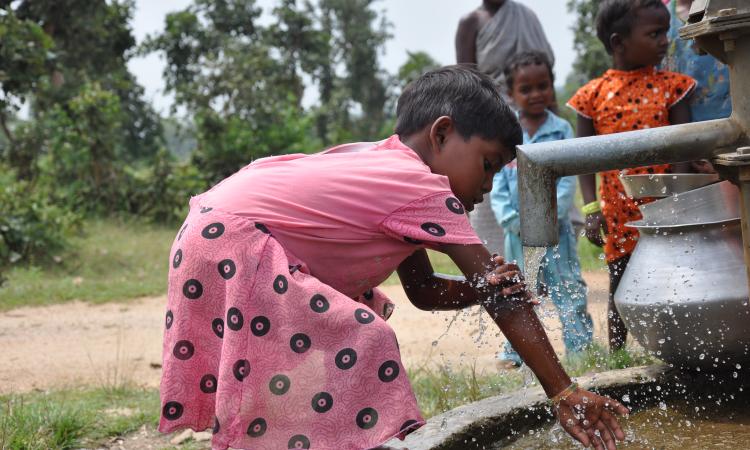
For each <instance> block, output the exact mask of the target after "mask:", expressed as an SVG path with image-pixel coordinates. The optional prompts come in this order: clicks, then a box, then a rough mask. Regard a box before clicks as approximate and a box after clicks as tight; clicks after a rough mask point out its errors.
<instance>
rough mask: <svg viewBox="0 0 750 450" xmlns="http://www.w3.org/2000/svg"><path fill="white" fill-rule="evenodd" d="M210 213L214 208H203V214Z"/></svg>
mask: <svg viewBox="0 0 750 450" xmlns="http://www.w3.org/2000/svg"><path fill="white" fill-rule="evenodd" d="M209 211H213V208H211V207H209V206H201V214H206V213H207V212H209Z"/></svg>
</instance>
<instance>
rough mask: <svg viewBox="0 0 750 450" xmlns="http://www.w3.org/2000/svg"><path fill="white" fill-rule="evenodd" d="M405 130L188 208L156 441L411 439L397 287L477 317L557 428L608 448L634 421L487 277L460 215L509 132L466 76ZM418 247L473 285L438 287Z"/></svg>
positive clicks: (417, 107) (411, 92) (472, 75)
mask: <svg viewBox="0 0 750 450" xmlns="http://www.w3.org/2000/svg"><path fill="white" fill-rule="evenodd" d="M397 115H398V121H397V124H396V134H395V135H394V136H392V137H390V138H389V139H386V140H384V141H381V142H376V143H359V144H348V145H342V146H339V147H334V148H332V149H329V150H327V151H324V152H321V153H318V154H314V155H302V154H295V155H283V156H278V157H271V158H265V159H261V160H258V161H255V162H254V163H252V164H250V165H248V166H246V167H244V168H243V169H242V170H240V171H239V172H237V173H236V174H234V175H232V176H230V177H229V178H227V179H225V180H224V181H222V182H221V183H219V184H218V185H216V186H215V187H214V188H212V189H211V190H209V191H208V192H205V193H203V194H201V195H198V196H196V197H193V198H192V199H191V201H190V213H189V214H188V217H187V219H186V220H185V223H184V225H183V226H182V227H181V228H180V231H179V233H178V234H177V237H176V238H175V241H174V243H173V245H172V251H171V262H170V272H169V293H168V299H169V300H168V310H167V313H166V323H165V325H166V330H165V333H164V347H163V367H164V369H163V375H162V382H161V401H162V415H161V421H160V426H159V429H160V430H161V431H163V432H171V431H174V430H177V429H180V428H187V427H190V428H192V429H194V430H204V429H206V428H210V427H211V426H213V431H214V436H213V441H212V446H213V448H214V449H226V448H228V447H232V448H242V449H279V448H309V449H364V448H373V447H377V446H379V445H381V444H383V443H384V442H386V441H388V440H389V439H391V438H393V437H395V436H399V437H402V438H403V436H404V435H405V434H407V433H409V432H411V431H413V430H414V429H416V428H418V427H419V426H421V425H422V424H423V423H424V419H423V418H422V417H421V415H420V413H419V408H418V406H417V403H416V399H415V397H414V393H413V392H412V389H411V386H410V383H409V380H408V378H407V375H406V370H405V368H404V366H403V365H402V363H401V358H400V356H399V348H398V343H397V341H396V336H395V335H394V333H393V331H392V329H391V328H390V327H389V326H388V325H387V323H386V319H388V317H389V316H390V315H391V313H392V312H393V310H394V305H393V304H392V303H391V302H390V301H389V300H388V299H387V298H386V297H385V296H384V295H383V294H382V293H381V292H379V291H378V290H377V289H376V288H375V287H376V286H377V285H379V284H380V283H381V282H383V281H384V280H385V279H386V278H387V277H388V276H389V275H390V274H391V273H392V272H393V271H394V270H398V274H399V277H400V279H401V282H402V284H403V286H404V289H405V291H406V294H407V296H408V297H409V299H410V301H411V302H412V303H414V304H415V305H416V306H417V307H418V308H420V309H424V310H438V309H442V310H448V309H460V308H465V307H468V306H471V305H475V304H477V303H481V304H482V305H484V306H485V308H486V309H487V310H488V311H489V312H490V314H491V315H492V317H493V319H494V320H495V321H496V322H497V323H498V325H499V326H500V328H501V330H502V331H503V332H504V333H505V334H506V335H507V337H508V339H509V340H510V341H511V342H512V343H513V346H514V347H515V348H516V349H517V350H518V353H519V354H520V355H521V357H523V358H524V359H525V360H526V362H527V364H528V365H529V367H531V369H532V370H534V372H535V373H536V374H537V376H538V377H539V379H540V382H541V384H542V385H543V386H544V388H545V390H546V392H547V393H548V395H549V396H550V397H553V396H556V395H557V397H556V399H557V400H558V401H557V402H556V403H555V404H556V406H557V411H558V415H559V417H560V420H561V423H562V424H563V426H564V427H565V428H566V429H567V430H568V431H569V432H570V433H571V434H572V435H573V436H574V437H576V439H578V440H579V441H581V442H583V443H584V444H588V443H590V442H591V443H594V442H595V443H596V444H598V445H599V446H601V445H602V443H604V444H606V445H607V446H608V447H610V448H614V442H615V439H616V438H617V439H623V438H624V435H623V434H622V430H621V429H620V427H619V425H618V424H617V421H616V419H615V418H614V415H615V414H617V413H619V414H622V413H625V412H627V410H626V409H625V408H624V407H623V406H621V405H619V404H618V403H617V402H615V401H613V400H610V399H606V398H604V397H600V396H598V395H596V394H593V393H590V392H587V391H584V390H581V389H577V388H576V386H575V384H574V383H573V384H572V383H571V380H570V378H568V376H567V375H566V374H565V372H564V370H563V369H562V367H561V366H560V363H559V362H558V360H557V359H556V357H555V353H554V351H553V350H552V347H551V346H550V344H549V341H548V340H547V337H546V335H545V334H544V331H543V329H542V327H541V325H540V323H539V320H538V318H537V316H536V315H535V313H534V312H533V309H532V305H531V303H530V301H529V300H530V298H531V297H530V295H529V293H528V291H526V288H525V286H524V285H523V283H522V280H521V275H520V272H519V269H518V267H517V266H515V265H511V264H504V262H503V261H502V258H499V257H497V258H495V259H494V260H493V258H492V257H491V256H490V254H489V253H488V252H487V250H486V249H485V248H484V246H482V245H481V242H480V240H479V239H478V238H477V236H476V234H475V233H474V230H473V229H472V228H471V226H470V225H469V222H468V220H467V217H466V214H464V213H465V211H466V210H471V209H473V207H474V204H475V203H476V202H478V201H480V200H481V199H482V196H483V194H485V193H487V192H490V190H491V188H492V178H493V176H494V174H495V173H496V172H497V171H498V170H500V168H501V167H502V166H503V165H504V164H506V163H508V162H509V161H511V160H512V159H513V158H514V156H515V151H514V149H515V146H516V145H517V144H520V142H521V130H520V128H519V126H518V123H517V121H516V119H515V116H514V115H513V113H512V112H511V111H510V110H509V109H508V107H507V106H506V105H505V104H504V103H503V101H502V100H501V97H500V93H499V92H498V90H497V89H496V88H495V87H494V85H493V83H492V82H491V81H490V80H489V79H488V78H486V77H485V76H483V75H480V74H479V73H478V72H476V71H475V70H472V69H467V68H464V67H459V66H454V67H447V68H443V69H439V70H437V71H434V72H431V73H428V74H426V75H424V76H423V77H421V78H420V79H418V80H417V81H415V82H414V83H412V84H411V85H410V86H409V87H407V89H406V90H405V91H404V93H403V95H402V96H401V98H400V99H399V104H398V109H397ZM426 248H430V249H434V250H438V251H441V252H444V253H446V254H448V255H449V256H450V257H451V258H452V259H453V260H454V261H455V262H456V264H457V265H458V267H459V268H460V269H461V270H462V271H463V272H464V273H465V274H466V277H467V281H452V280H449V279H446V278H443V277H441V276H440V275H438V274H433V271H432V267H431V265H430V262H429V259H428V257H427V253H426V252H425V249H426ZM575 408H579V409H580V408H583V409H582V411H583V412H584V414H583V415H581V414H580V411H579V412H576V411H575ZM584 419H585V420H584ZM595 431H597V433H596V434H595ZM597 434H600V435H601V437H599V436H598V435H597Z"/></svg>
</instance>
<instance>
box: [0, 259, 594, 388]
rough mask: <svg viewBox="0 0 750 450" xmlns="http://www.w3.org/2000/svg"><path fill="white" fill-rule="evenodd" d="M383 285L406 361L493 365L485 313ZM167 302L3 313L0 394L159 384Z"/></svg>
mask: <svg viewBox="0 0 750 450" xmlns="http://www.w3.org/2000/svg"><path fill="white" fill-rule="evenodd" d="M585 278H586V280H587V282H588V284H589V311H590V313H591V315H592V317H593V318H594V324H595V335H596V336H597V338H598V339H603V326H604V323H605V318H606V289H607V284H606V283H607V277H606V273H604V272H589V273H586V274H585ZM385 291H386V293H387V294H388V295H390V296H391V298H392V299H393V300H394V301H395V303H396V305H397V307H396V311H395V312H394V314H393V316H392V317H391V319H390V320H389V323H390V324H391V325H392V326H393V328H394V329H395V331H396V335H397V336H398V338H399V342H400V346H401V351H402V357H403V362H404V364H405V365H406V366H407V367H409V368H415V367H420V366H423V365H428V366H431V367H434V366H435V365H436V364H446V365H450V366H452V367H459V366H464V367H466V366H470V365H472V364H476V368H477V369H478V370H479V371H491V370H495V367H494V364H495V363H494V355H495V353H496V352H497V351H498V350H499V349H500V348H501V345H502V343H503V342H504V338H503V337H502V335H501V334H500V333H499V332H498V331H497V328H496V327H495V326H494V324H493V323H491V322H489V319H488V316H487V315H486V314H481V315H480V314H479V313H478V310H477V309H472V310H469V311H466V312H462V313H460V314H456V313H445V312H441V313H428V312H423V311H419V310H417V309H416V308H414V307H413V306H411V304H410V303H409V301H408V300H407V299H406V297H405V295H404V292H403V290H401V287H400V286H387V287H385ZM164 305H165V297H163V296H160V297H151V298H143V299H139V300H135V301H130V302H127V303H110V304H105V305H90V304H87V303H83V302H72V303H66V304H61V305H54V306H46V307H35V308H19V309H14V310H12V311H8V312H3V313H0V355H2V357H0V394H8V393H20V392H28V391H32V390H47V389H56V388H67V387H74V386H75V387H80V386H86V385H88V386H109V387H112V386H118V385H120V384H122V383H125V382H127V383H133V382H134V383H136V384H138V385H143V386H149V387H156V386H158V383H159V376H160V367H161V366H160V362H161V338H162V330H163V323H164V308H165V306H164ZM550 312H551V309H549V308H547V307H545V308H542V312H541V314H542V316H543V318H544V319H543V320H544V323H545V325H546V327H547V329H548V332H549V334H550V337H551V338H552V341H553V345H554V346H555V348H556V349H557V350H558V351H562V349H563V346H562V341H561V338H560V325H559V321H558V320H557V319H556V317H555V315H554V314H550ZM451 322H452V324H451ZM449 324H451V325H450V327H449Z"/></svg>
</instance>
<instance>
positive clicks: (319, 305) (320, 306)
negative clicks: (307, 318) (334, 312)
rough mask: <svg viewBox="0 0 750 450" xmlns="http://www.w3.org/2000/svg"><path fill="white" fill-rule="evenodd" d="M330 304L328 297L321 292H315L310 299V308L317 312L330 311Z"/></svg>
mask: <svg viewBox="0 0 750 450" xmlns="http://www.w3.org/2000/svg"><path fill="white" fill-rule="evenodd" d="M330 306H331V305H330V304H329V303H328V299H327V298H325V297H323V296H322V295H320V294H315V295H313V296H312V298H311V299H310V309H312V310H313V311H315V312H316V313H324V312H326V311H328V308H330Z"/></svg>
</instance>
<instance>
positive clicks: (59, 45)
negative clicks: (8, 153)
mask: <svg viewBox="0 0 750 450" xmlns="http://www.w3.org/2000/svg"><path fill="white" fill-rule="evenodd" d="M4 3H9V4H10V5H13V8H14V10H15V12H16V15H17V16H18V17H19V18H20V19H22V20H24V21H25V22H26V23H31V24H36V25H38V26H40V27H42V29H43V30H44V33H45V34H46V35H47V36H48V37H49V38H50V39H51V41H52V42H53V48H52V50H53V52H54V55H55V60H54V67H53V68H52V70H50V72H49V74H48V76H47V77H46V78H45V80H47V81H46V82H44V83H41V84H40V85H39V89H38V90H37V91H35V92H34V93H33V94H34V109H33V113H34V114H35V115H36V114H39V113H43V112H44V111H46V110H48V109H50V108H52V107H54V106H55V105H60V104H64V103H65V102H67V101H69V99H70V98H71V97H75V96H76V95H78V94H79V92H80V91H81V90H82V87H83V86H84V85H86V84H90V83H98V84H99V85H101V86H102V88H103V89H105V90H109V91H112V92H114V93H115V94H116V95H117V97H119V99H120V102H121V104H122V108H121V110H122V113H123V116H124V117H123V120H122V121H121V122H120V125H119V127H120V129H119V132H120V133H121V134H123V135H124V136H125V138H124V144H125V147H126V149H127V152H125V153H124V156H126V157H128V158H130V159H137V158H139V157H144V156H148V155H152V154H153V153H155V152H156V151H157V149H158V147H159V145H160V143H161V133H162V130H161V125H160V123H159V120H158V116H157V115H156V113H155V112H154V110H153V108H152V107H151V106H150V105H149V104H148V103H146V102H145V101H144V99H143V88H142V87H141V86H139V85H138V84H137V83H136V81H135V78H134V77H133V75H132V74H130V72H129V71H128V68H127V61H128V59H130V57H131V56H132V55H133V53H134V47H135V44H136V42H135V38H134V36H133V33H132V30H131V28H130V24H129V22H130V20H131V19H132V15H133V9H134V2H133V1H132V0H114V1H105V0H56V1H39V0H22V1H15V2H7V1H6V2H4Z"/></svg>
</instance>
